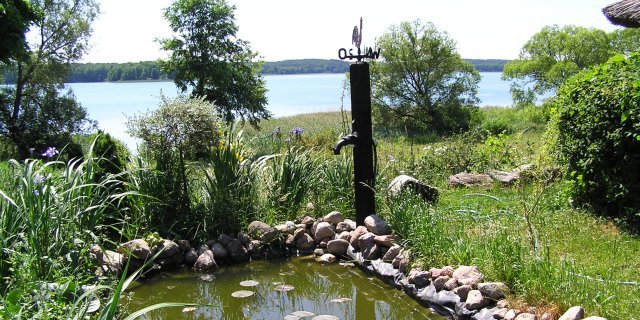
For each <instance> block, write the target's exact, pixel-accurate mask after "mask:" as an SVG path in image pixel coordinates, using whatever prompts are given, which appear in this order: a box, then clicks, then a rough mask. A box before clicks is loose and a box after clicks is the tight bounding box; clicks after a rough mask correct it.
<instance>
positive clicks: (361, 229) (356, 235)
mask: <svg viewBox="0 0 640 320" xmlns="http://www.w3.org/2000/svg"><path fill="white" fill-rule="evenodd" d="M367 232H369V231H368V230H367V227H365V226H358V227H357V228H356V229H355V230H353V231H352V232H351V239H349V244H351V246H352V247H353V248H354V249H357V250H360V246H359V245H358V239H360V237H361V236H362V235H363V234H365V233H367Z"/></svg>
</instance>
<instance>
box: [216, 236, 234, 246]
mask: <svg viewBox="0 0 640 320" xmlns="http://www.w3.org/2000/svg"><path fill="white" fill-rule="evenodd" d="M231 240H232V238H231V237H229V236H228V235H226V234H224V233H223V234H221V235H219V236H218V242H220V243H222V245H223V246H225V247H226V246H228V245H229V242H231Z"/></svg>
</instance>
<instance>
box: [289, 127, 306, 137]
mask: <svg viewBox="0 0 640 320" xmlns="http://www.w3.org/2000/svg"><path fill="white" fill-rule="evenodd" d="M303 132H304V130H302V128H300V127H295V128H293V130H291V134H292V135H294V136H301V135H302V133H303Z"/></svg>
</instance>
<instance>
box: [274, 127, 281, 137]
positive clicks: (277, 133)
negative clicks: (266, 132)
mask: <svg viewBox="0 0 640 320" xmlns="http://www.w3.org/2000/svg"><path fill="white" fill-rule="evenodd" d="M273 135H275V136H276V137H279V136H280V127H276V129H275V130H274V131H273Z"/></svg>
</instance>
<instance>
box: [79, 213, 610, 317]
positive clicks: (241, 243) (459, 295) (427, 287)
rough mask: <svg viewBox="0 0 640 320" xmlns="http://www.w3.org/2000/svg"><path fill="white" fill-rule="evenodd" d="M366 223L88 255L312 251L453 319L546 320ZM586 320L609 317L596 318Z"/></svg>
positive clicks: (98, 259)
mask: <svg viewBox="0 0 640 320" xmlns="http://www.w3.org/2000/svg"><path fill="white" fill-rule="evenodd" d="M364 223H365V225H364V226H356V223H355V222H354V221H352V220H349V219H344V217H343V216H342V214H341V213H340V212H337V211H333V212H330V213H329V214H327V215H326V216H324V217H323V218H320V219H317V220H316V219H314V218H312V217H309V216H305V217H304V218H302V219H301V220H300V221H299V223H297V224H296V223H294V222H292V221H288V222H286V223H285V224H282V225H276V226H274V227H272V226H269V225H268V224H266V223H263V222H260V221H253V222H251V224H249V228H248V229H249V230H248V232H247V233H244V232H239V233H238V234H237V235H227V234H221V235H220V236H219V237H218V238H217V239H216V240H209V241H207V242H206V243H204V244H202V245H200V246H199V247H198V248H197V249H196V248H193V247H191V245H190V243H189V241H187V240H178V241H176V242H174V241H171V240H166V239H160V240H158V241H157V243H154V244H153V245H152V246H150V245H149V243H147V241H145V240H143V239H135V240H131V241H129V242H126V243H123V244H122V245H120V247H119V248H118V250H117V252H116V251H110V250H106V251H103V250H102V249H101V248H100V247H98V246H94V247H92V248H91V253H90V255H91V258H92V259H93V261H94V262H95V263H96V264H97V265H98V268H97V270H96V273H97V274H102V273H105V272H114V273H121V272H122V271H123V269H124V265H125V264H126V263H129V270H137V269H139V268H141V267H142V266H143V265H144V264H145V261H147V260H149V259H154V260H153V261H152V262H150V263H148V264H147V266H148V267H149V268H158V269H161V270H168V269H173V268H176V267H180V266H183V265H185V266H187V267H192V268H193V269H194V270H196V271H200V272H207V271H212V270H215V269H217V268H218V266H219V265H224V264H229V263H241V262H249V261H251V260H260V259H270V258H280V257H286V256H291V255H309V254H314V255H315V256H317V257H318V259H317V260H318V261H320V262H322V263H334V262H336V261H337V260H338V259H346V260H349V261H353V263H354V264H355V265H357V266H358V267H360V268H361V269H363V270H364V271H365V272H368V273H371V274H375V275H376V276H377V277H379V278H380V279H382V280H383V281H384V282H386V283H388V284H389V285H391V286H393V287H395V288H397V289H400V290H402V291H404V292H405V293H406V294H407V295H408V296H410V297H412V298H414V299H416V300H417V301H418V302H420V303H421V304H422V305H424V306H426V307H428V308H430V309H431V310H433V311H434V312H435V313H437V314H440V315H443V316H446V317H449V318H452V319H476V320H490V319H504V320H536V319H538V320H551V316H550V315H548V314H545V315H543V316H541V317H536V315H535V314H533V313H527V312H521V310H517V309H513V308H509V306H508V302H507V300H506V299H504V298H505V297H506V295H508V294H509V288H508V287H507V286H506V285H505V284H504V283H501V282H483V281H482V280H483V278H484V276H483V274H482V273H481V272H480V270H478V268H477V267H475V266H458V267H457V268H454V267H452V266H446V267H443V268H431V269H429V270H421V269H419V268H414V269H411V270H409V266H410V264H411V252H410V250H408V249H405V248H403V247H402V246H400V245H399V244H398V243H399V242H400V239H399V238H398V237H397V236H395V235H393V234H391V228H390V227H389V225H388V223H387V222H386V221H384V220H383V219H382V218H380V217H378V216H377V215H370V216H368V217H367V218H366V219H365V221H364ZM583 317H584V309H582V308H581V307H579V306H575V307H572V308H570V309H569V310H567V311H566V312H565V313H564V314H563V315H562V316H561V317H560V318H559V320H580V319H583ZM584 319H585V320H606V319H604V318H601V317H593V316H592V317H588V318H584Z"/></svg>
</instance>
